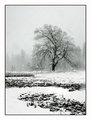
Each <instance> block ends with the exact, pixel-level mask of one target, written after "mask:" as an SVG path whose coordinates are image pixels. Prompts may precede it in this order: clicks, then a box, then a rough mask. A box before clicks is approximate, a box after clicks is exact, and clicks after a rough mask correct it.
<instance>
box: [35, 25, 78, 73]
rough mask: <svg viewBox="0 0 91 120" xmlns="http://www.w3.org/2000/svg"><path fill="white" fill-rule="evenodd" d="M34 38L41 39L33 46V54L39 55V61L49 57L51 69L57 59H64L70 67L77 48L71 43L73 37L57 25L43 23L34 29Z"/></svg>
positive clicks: (72, 64) (54, 66) (53, 69)
mask: <svg viewBox="0 0 91 120" xmlns="http://www.w3.org/2000/svg"><path fill="white" fill-rule="evenodd" d="M34 33H35V39H36V40H41V41H40V42H39V43H38V44H36V46H35V50H34V54H35V55H36V56H39V57H38V58H39V59H38V60H39V61H42V60H43V61H44V60H45V59H49V61H50V65H51V69H52V71H55V68H56V66H57V64H58V63H59V61H61V60H63V59H64V60H65V61H66V62H67V63H68V64H70V65H71V66H72V67H76V66H77V65H76V63H75V62H74V60H72V58H74V57H76V54H75V53H76V50H77V49H78V48H77V47H76V46H75V44H74V43H73V38H72V37H70V36H68V34H67V33H66V32H64V31H62V29H60V28H58V27H57V26H52V25H44V26H43V27H42V28H39V29H36V30H35V32H34Z"/></svg>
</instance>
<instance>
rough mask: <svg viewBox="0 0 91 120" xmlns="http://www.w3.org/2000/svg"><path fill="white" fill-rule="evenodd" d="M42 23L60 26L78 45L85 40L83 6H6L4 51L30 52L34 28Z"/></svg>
mask: <svg viewBox="0 0 91 120" xmlns="http://www.w3.org/2000/svg"><path fill="white" fill-rule="evenodd" d="M44 24H51V25H54V26H55V25H56V26H58V27H60V28H61V29H62V30H63V31H65V32H67V33H68V34H69V35H71V36H72V37H73V38H74V41H75V43H76V44H77V45H79V46H80V47H82V45H83V43H84V41H85V6H6V51H7V53H10V54H12V53H20V50H21V49H23V50H25V51H26V53H28V54H31V51H32V49H33V45H34V44H35V40H34V30H35V29H36V28H38V27H42V26H43V25H44Z"/></svg>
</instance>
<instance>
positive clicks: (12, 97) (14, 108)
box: [6, 71, 85, 114]
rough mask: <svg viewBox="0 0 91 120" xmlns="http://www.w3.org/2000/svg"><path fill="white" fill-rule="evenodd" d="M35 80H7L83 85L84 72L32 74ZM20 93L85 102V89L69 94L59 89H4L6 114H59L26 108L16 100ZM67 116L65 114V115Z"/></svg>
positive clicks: (46, 110)
mask: <svg viewBox="0 0 91 120" xmlns="http://www.w3.org/2000/svg"><path fill="white" fill-rule="evenodd" d="M34 74H35V78H29V77H26V78H24V77H19V78H17V77H14V78H13V77H12V78H9V79H15V80H16V79H20V80H21V79H24V80H30V79H34V80H35V79H36V80H37V79H38V80H39V79H40V80H50V81H56V82H57V83H58V82H61V83H83V84H85V72H83V71H75V72H65V73H63V72H62V73H34ZM22 93H31V94H34V93H45V94H46V93H48V94H49V93H55V94H56V95H57V96H62V95H63V96H64V97H65V98H67V99H68V98H69V99H72V100H73V99H74V100H77V101H79V102H84V101H85V89H82V90H80V91H79V90H76V91H73V92H69V91H68V89H64V88H61V87H30V88H29V87H25V88H6V114H59V112H50V111H49V110H48V109H43V108H39V107H37V108H36V109H35V108H34V107H33V106H32V107H27V106H26V102H25V101H20V100H18V99H17V98H18V97H19V95H20V94H22ZM66 114H67V113H66Z"/></svg>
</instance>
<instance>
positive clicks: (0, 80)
mask: <svg viewBox="0 0 91 120" xmlns="http://www.w3.org/2000/svg"><path fill="white" fill-rule="evenodd" d="M5 4H86V5H87V115H86V116H65V115H64V116H42V115H41V116H37V115H36V116H16V115H15V116H6V115H4V114H5V113H4V107H5V106H4V52H5V51H4V49H5V48H4V47H5V43H4V42H5V41H4V5H5ZM90 28H91V4H90V0H0V120H26V119H27V120H30V119H33V120H36V119H37V120H46V119H51V120H57V119H58V120H59V119H62V120H89V119H90V114H91V113H90V111H91V109H90V107H91V97H90V96H91V94H90V90H91V89H90V88H91V87H90V86H91V79H90V78H91V76H90V74H91V72H90V71H91V69H90V66H91V56H90V55H91V54H90V50H91V49H90V48H91V39H90V38H91V30H90Z"/></svg>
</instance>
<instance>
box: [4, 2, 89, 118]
mask: <svg viewBox="0 0 91 120" xmlns="http://www.w3.org/2000/svg"><path fill="white" fill-rule="evenodd" d="M6 6H31V7H34V6H35V7H42V6H44V7H46V6H49V7H52V6H54V7H61V6H84V7H85V86H86V88H85V102H86V115H87V5H86V4H5V5H4V42H5V44H4V115H6V116H74V115H68V114H7V113H6V87H5V73H6ZM75 116H84V115H75Z"/></svg>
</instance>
